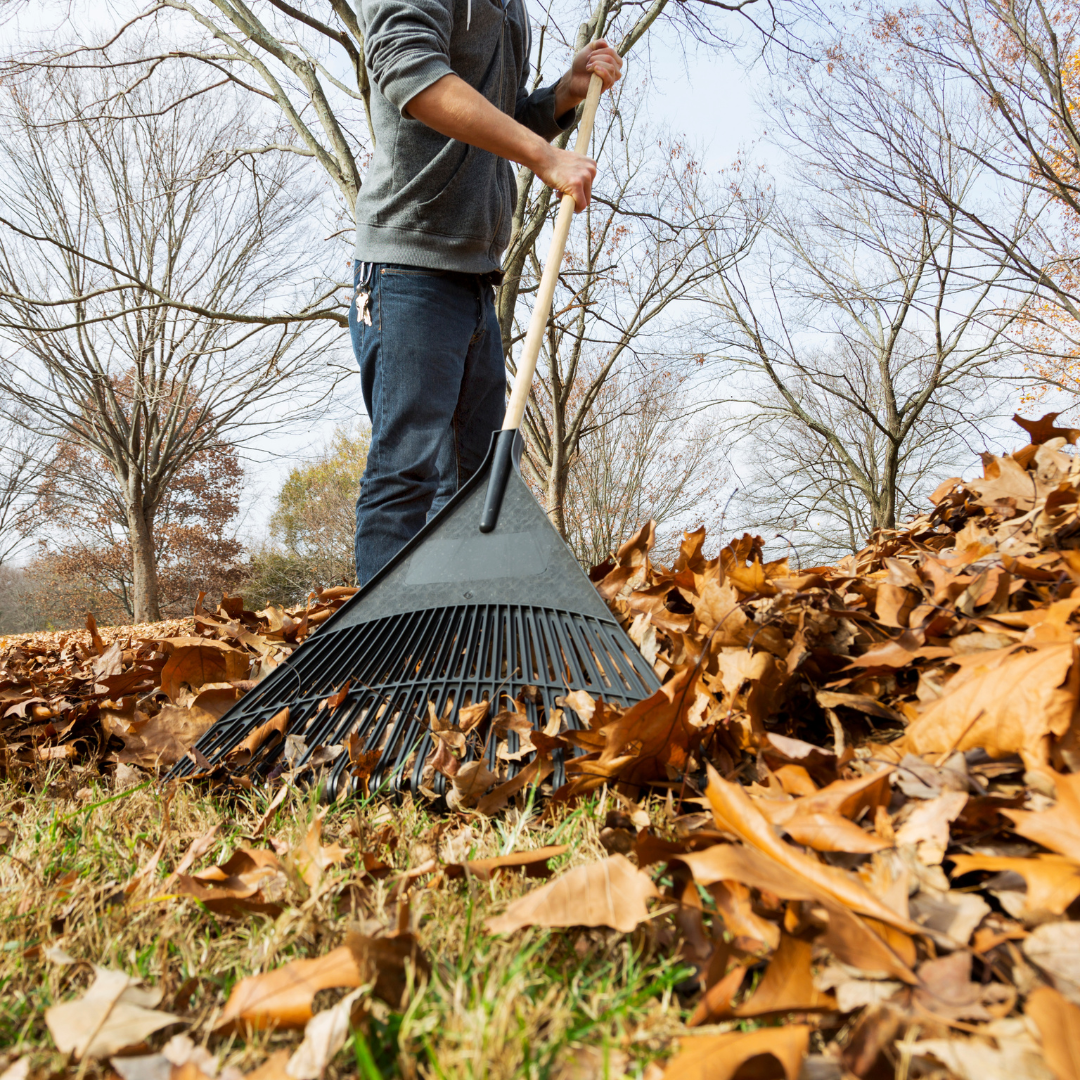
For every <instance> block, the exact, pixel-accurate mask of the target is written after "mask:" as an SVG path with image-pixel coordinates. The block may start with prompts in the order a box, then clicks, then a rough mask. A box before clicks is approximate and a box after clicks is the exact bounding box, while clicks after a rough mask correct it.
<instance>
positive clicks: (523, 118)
mask: <svg viewBox="0 0 1080 1080" xmlns="http://www.w3.org/2000/svg"><path fill="white" fill-rule="evenodd" d="M528 75H529V65H528V64H526V65H525V71H524V72H523V74H522V76H521V85H520V86H519V87H518V95H517V103H516V105H515V107H514V119H515V120H516V121H517V122H518V123H519V124H524V125H525V126H526V127H527V128H528V129H529V130H530V131H535V132H536V134H537V135H539V136H540V137H541V138H543V139H547V141H548V142H551V140H552V139H554V138H555V137H556V136H558V135H560V134H562V132H564V131H566V129H567V128H568V127H570V126H571V125H572V124H573V122H574V110H573V109H567V111H566V112H564V113H563V114H562V116H556V115H555V87H554V86H543V87H541V88H540V89H539V90H534V91H533V92H532V93H531V94H530V93H529V92H528V90H527V89H526V80H527V78H528Z"/></svg>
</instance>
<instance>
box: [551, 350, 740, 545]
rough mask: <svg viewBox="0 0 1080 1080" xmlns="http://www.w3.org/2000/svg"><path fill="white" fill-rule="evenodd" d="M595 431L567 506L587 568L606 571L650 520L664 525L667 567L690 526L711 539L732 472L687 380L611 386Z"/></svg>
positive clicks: (660, 534)
mask: <svg viewBox="0 0 1080 1080" xmlns="http://www.w3.org/2000/svg"><path fill="white" fill-rule="evenodd" d="M586 379H587V377H586ZM587 426H588V428H589V433H588V435H587V437H585V438H583V439H582V440H581V441H580V442H579V444H578V448H577V452H576V454H575V458H574V460H573V461H572V462H571V468H570V471H569V478H568V482H567V487H566V493H565V498H564V502H563V513H564V521H565V523H566V535H567V540H568V542H569V544H570V546H571V547H572V548H573V549H574V554H575V555H577V557H578V561H579V562H581V563H582V565H583V566H597V565H599V564H600V563H602V562H603V561H604V560H605V559H606V558H607V557H608V556H609V555H610V553H611V552H613V551H614V550H615V549H616V548H617V547H618V545H619V544H620V543H621V542H622V541H623V540H625V539H626V537H628V536H630V535H631V534H632V533H634V532H636V531H637V530H638V529H639V528H640V527H641V526H642V525H644V524H645V523H646V522H648V521H654V522H655V523H656V525H657V540H656V543H655V545H654V547H653V549H652V551H653V556H654V558H656V559H660V560H664V559H666V558H669V557H671V556H673V555H674V552H675V550H676V549H677V547H678V542H679V540H680V539H681V536H680V533H681V530H682V529H683V528H696V527H697V526H699V525H706V526H707V527H709V528H710V531H712V527H714V526H715V525H716V524H717V522H718V521H719V518H720V513H721V507H722V494H723V488H724V484H725V481H726V478H727V472H728V466H727V461H726V459H725V457H724V453H723V448H722V439H723V433H722V431H721V428H720V426H719V425H718V424H717V423H716V422H715V419H714V418H713V417H711V416H709V415H707V414H705V413H704V412H702V411H700V410H699V407H698V404H697V401H696V396H695V394H694V387H693V384H692V383H691V381H690V380H689V379H687V378H686V377H681V378H680V377H678V376H676V375H674V374H672V373H671V372H670V371H667V370H664V368H662V367H661V368H652V369H650V370H648V371H647V372H646V374H645V375H643V376H632V375H628V374H627V373H625V372H624V373H622V374H620V375H618V376H615V377H614V378H610V379H608V380H607V382H605V383H604V385H603V387H602V388H601V390H600V391H599V393H598V394H597V395H596V397H595V399H594V401H593V404H592V407H591V409H590V411H589V416H588V418H587Z"/></svg>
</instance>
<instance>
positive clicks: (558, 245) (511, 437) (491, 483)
mask: <svg viewBox="0 0 1080 1080" xmlns="http://www.w3.org/2000/svg"><path fill="white" fill-rule="evenodd" d="M603 89H604V83H603V80H602V79H601V78H600V76H599V75H594V76H593V77H592V79H591V80H590V81H589V92H588V94H587V95H586V96H585V104H584V107H583V108H582V110H581V122H580V124H579V125H578V134H577V142H575V144H574V150H575V152H576V153H578V154H584V153H585V151H586V150H588V148H589V140H590V139H591V138H592V131H593V122H594V121H595V120H596V108H597V106H598V105H599V104H600V94H601V92H602V91H603ZM574 210H575V204H574V197H573V196H572V195H564V196H563V197H562V201H561V202H560V203H559V216H558V217H557V218H556V219H555V231H554V232H553V233H552V236H551V247H550V248H549V249H548V255H547V261H546V262H545V263H544V273H543V275H542V276H541V278H540V287H539V288H538V289H537V290H536V302H535V304H534V305H533V310H532V317H531V318H530V319H529V329H528V331H527V332H526V334H525V344H524V345H523V346H522V347H521V357H520V359H519V360H518V367H517V374H516V375H515V376H514V385H513V387H512V388H511V390H510V401H509V402H508V404H507V406H506V415H505V416H504V418H503V426H502V431H500V432H499V437H498V440H497V441H496V444H495V456H494V458H493V460H492V463H491V475H490V476H489V478H488V489H487V497H486V499H485V500H484V511H483V514H482V516H481V518H480V531H481V532H482V533H487V532H491V531H492V529H494V528H495V525H496V523H497V522H498V520H499V510H500V509H501V508H502V500H503V495H504V494H505V492H506V483H507V480H508V479H509V477H510V468H511V463H512V459H513V447H514V441H515V438H516V436H517V430H518V428H519V427H521V420H522V418H523V417H524V415H525V406H526V404H527V403H528V401H529V390H530V389H531V388H532V381H533V376H534V375H535V374H536V362H537V360H538V359H539V357H540V346H541V344H542V343H543V340H544V332H545V331H546V330H547V321H548V316H549V315H550V314H551V302H552V300H553V299H554V296H555V286H556V285H557V284H558V281H559V270H560V268H561V267H562V260H563V254H564V253H565V251H566V238H567V237H568V236H569V235H570V225H571V223H572V222H573V218H574Z"/></svg>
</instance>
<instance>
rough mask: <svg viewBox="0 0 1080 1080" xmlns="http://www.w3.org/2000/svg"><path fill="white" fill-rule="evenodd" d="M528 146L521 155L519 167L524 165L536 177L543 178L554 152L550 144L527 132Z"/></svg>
mask: <svg viewBox="0 0 1080 1080" xmlns="http://www.w3.org/2000/svg"><path fill="white" fill-rule="evenodd" d="M529 136H530V139H529V144H528V146H527V147H526V152H525V154H523V155H522V160H521V161H520V164H521V165H524V166H525V167H526V168H527V169H530V170H531V171H532V172H534V173H535V174H536V175H537V176H544V175H546V174H547V172H548V170H549V167H550V165H551V161H552V159H553V157H554V150H553V149H552V147H551V144H550V143H549V142H547V140H545V139H542V138H541V137H540V136H539V135H536V134H534V133H533V132H531V131H530V132H529Z"/></svg>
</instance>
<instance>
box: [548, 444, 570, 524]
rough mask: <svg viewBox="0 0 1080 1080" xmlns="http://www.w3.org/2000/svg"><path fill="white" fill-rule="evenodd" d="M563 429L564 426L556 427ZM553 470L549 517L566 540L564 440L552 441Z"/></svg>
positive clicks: (550, 485) (566, 462) (549, 472)
mask: <svg viewBox="0 0 1080 1080" xmlns="http://www.w3.org/2000/svg"><path fill="white" fill-rule="evenodd" d="M554 426H555V427H556V428H561V426H562V425H559V424H556V425H554ZM551 449H552V454H551V468H550V469H548V478H547V508H546V509H547V515H548V517H549V518H550V519H551V524H552V525H554V526H555V528H556V529H558V530H559V535H560V536H561V537H562V538H563V539H564V540H565V539H566V511H565V506H564V503H565V501H566V481H567V471H568V470H567V466H568V461H567V456H566V453H565V451H564V450H563V445H562V439H561V438H560V439H553V440H552V447H551Z"/></svg>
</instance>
